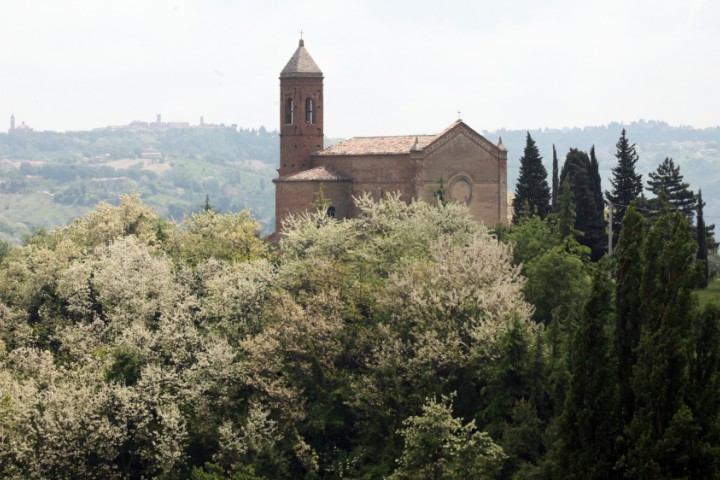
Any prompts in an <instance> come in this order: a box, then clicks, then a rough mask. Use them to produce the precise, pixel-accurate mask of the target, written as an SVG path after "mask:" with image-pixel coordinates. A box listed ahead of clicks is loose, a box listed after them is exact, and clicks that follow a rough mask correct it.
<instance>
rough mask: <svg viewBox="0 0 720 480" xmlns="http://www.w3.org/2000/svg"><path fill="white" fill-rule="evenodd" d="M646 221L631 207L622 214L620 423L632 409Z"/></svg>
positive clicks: (617, 308)
mask: <svg viewBox="0 0 720 480" xmlns="http://www.w3.org/2000/svg"><path fill="white" fill-rule="evenodd" d="M644 241H645V221H644V220H643V217H642V216H641V215H640V214H639V213H638V212H637V211H636V210H635V208H634V206H631V208H630V209H628V210H627V212H626V213H625V217H624V218H623V231H622V234H621V235H620V241H619V243H618V247H617V250H616V252H617V254H616V256H615V258H616V260H617V281H616V286H615V289H616V290H615V330H614V332H615V341H614V343H615V352H616V355H617V368H618V384H619V388H620V391H619V406H618V408H619V412H620V416H621V421H622V423H623V424H626V425H627V424H629V423H630V420H631V419H632V417H633V413H634V411H635V398H634V394H633V391H632V375H633V367H634V366H635V362H636V353H635V351H636V349H637V345H638V343H639V342H640V329H641V318H642V316H641V310H642V306H641V297H640V283H641V279H642V263H643V255H644V252H643V244H644Z"/></svg>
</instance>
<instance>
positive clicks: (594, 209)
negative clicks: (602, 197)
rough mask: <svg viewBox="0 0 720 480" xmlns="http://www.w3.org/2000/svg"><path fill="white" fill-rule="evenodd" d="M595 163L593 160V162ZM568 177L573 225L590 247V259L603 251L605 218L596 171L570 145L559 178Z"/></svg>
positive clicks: (563, 179) (598, 256) (583, 156)
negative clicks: (572, 202) (600, 201)
mask: <svg viewBox="0 0 720 480" xmlns="http://www.w3.org/2000/svg"><path fill="white" fill-rule="evenodd" d="M596 163H597V162H596ZM566 178H567V179H569V180H570V189H571V190H572V192H573V197H574V201H575V206H576V213H577V217H576V220H575V229H576V230H579V231H581V232H582V233H583V234H582V237H581V238H580V243H581V244H582V245H585V246H587V247H589V248H590V256H591V258H592V259H593V260H599V259H600V258H601V257H602V256H603V255H604V253H605V244H606V242H605V218H604V215H603V207H602V204H599V203H598V200H599V195H598V191H599V188H600V186H599V184H598V183H597V182H598V181H599V179H600V175H599V173H598V172H597V168H596V166H593V164H592V162H591V160H590V158H589V157H588V155H587V153H585V152H582V151H580V150H578V149H576V148H571V149H570V151H569V152H568V154H567V156H566V158H565V164H564V165H563V168H562V172H561V174H560V182H561V183H562V182H564V181H565V179H566Z"/></svg>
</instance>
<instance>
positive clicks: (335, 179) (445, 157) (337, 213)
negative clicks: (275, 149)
mask: <svg viewBox="0 0 720 480" xmlns="http://www.w3.org/2000/svg"><path fill="white" fill-rule="evenodd" d="M323 105H324V98H323V73H322V71H321V70H320V68H318V66H317V64H316V63H315V61H314V60H313V59H312V57H311V56H310V54H309V53H308V51H307V49H306V48H305V45H304V41H303V40H302V39H301V40H300V44H299V46H298V48H297V50H295V53H294V54H293V56H292V57H291V58H290V61H288V63H287V65H286V66H285V68H284V69H283V70H282V72H280V168H279V169H278V177H277V178H275V179H273V182H274V183H275V231H276V232H280V231H281V229H282V220H283V218H285V217H286V216H288V215H290V214H299V213H302V212H304V211H307V210H309V209H311V208H312V204H313V202H314V201H315V199H316V197H317V194H318V192H319V191H320V189H321V188H322V190H323V194H324V196H325V199H326V200H327V201H328V202H329V203H328V214H329V215H331V216H334V217H336V218H339V219H342V218H352V217H355V216H357V215H358V213H359V212H358V210H357V208H356V207H355V205H354V203H353V197H359V196H360V195H362V194H363V193H366V192H367V193H369V194H370V195H372V196H373V197H374V198H376V199H379V198H382V197H383V195H385V194H387V193H393V192H399V193H400V196H401V199H403V200H405V201H407V202H410V201H412V200H423V201H426V202H435V201H436V199H435V197H434V192H436V191H437V190H438V189H439V188H440V186H441V184H442V186H443V188H444V189H445V195H444V196H445V199H446V200H451V201H456V202H463V203H465V204H466V205H467V206H468V208H469V210H470V212H471V214H472V215H473V217H474V218H475V219H476V220H479V221H481V222H483V223H485V224H486V225H488V226H493V225H495V224H498V223H507V149H506V148H505V146H504V145H503V143H502V139H500V140H499V142H498V144H497V145H495V144H493V143H491V142H490V141H488V140H487V139H486V138H484V137H483V136H482V135H480V134H479V133H477V132H476V131H475V130H473V129H472V128H470V127H469V126H467V125H466V124H465V123H463V122H462V121H461V120H458V121H456V122H454V123H453V124H452V125H450V126H449V127H447V128H446V129H445V130H444V131H442V132H441V133H439V134H437V135H401V136H390V137H354V138H351V139H349V140H345V141H343V142H341V143H338V144H336V145H333V146H331V147H329V148H323V147H324V146H323V139H324V133H323Z"/></svg>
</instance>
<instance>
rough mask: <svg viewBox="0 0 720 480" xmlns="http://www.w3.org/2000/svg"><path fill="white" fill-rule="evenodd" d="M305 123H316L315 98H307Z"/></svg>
mask: <svg viewBox="0 0 720 480" xmlns="http://www.w3.org/2000/svg"><path fill="white" fill-rule="evenodd" d="M305 123H309V124H313V123H315V110H314V109H313V100H312V98H310V97H308V98H306V99H305Z"/></svg>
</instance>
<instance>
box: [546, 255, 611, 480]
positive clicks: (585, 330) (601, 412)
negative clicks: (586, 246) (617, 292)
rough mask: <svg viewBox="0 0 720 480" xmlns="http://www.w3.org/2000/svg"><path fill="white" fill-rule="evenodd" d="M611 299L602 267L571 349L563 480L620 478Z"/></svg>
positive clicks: (561, 445)
mask: <svg viewBox="0 0 720 480" xmlns="http://www.w3.org/2000/svg"><path fill="white" fill-rule="evenodd" d="M611 296H612V295H611V286H610V281H609V279H608V275H607V271H606V270H605V269H603V268H598V269H597V270H596V272H595V275H594V279H593V291H592V295H591V297H590V300H589V302H588V303H587V305H586V307H585V310H584V313H583V316H582V320H581V322H580V325H579V327H578V329H577V330H576V332H575V335H574V338H573V342H572V347H571V356H570V374H571V378H570V385H569V388H568V393H567V397H566V399H565V409H564V411H563V413H562V415H561V416H560V419H559V422H558V425H559V428H558V430H559V431H558V436H559V441H558V444H557V446H558V448H557V452H556V459H557V463H556V467H557V472H556V473H557V477H558V478H568V479H578V480H580V479H598V480H599V479H608V478H616V477H618V473H617V472H616V471H614V465H615V462H616V458H617V454H616V451H615V440H616V438H617V435H618V434H619V433H620V432H619V428H618V427H619V423H618V422H617V419H616V418H615V412H616V411H615V410H614V409H613V408H612V405H613V402H614V400H615V395H616V394H615V391H616V385H617V383H616V382H615V378H616V376H615V371H614V369H613V366H612V362H611V361H610V342H609V339H608V337H607V334H606V331H607V326H608V324H609V322H610V318H611Z"/></svg>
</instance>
